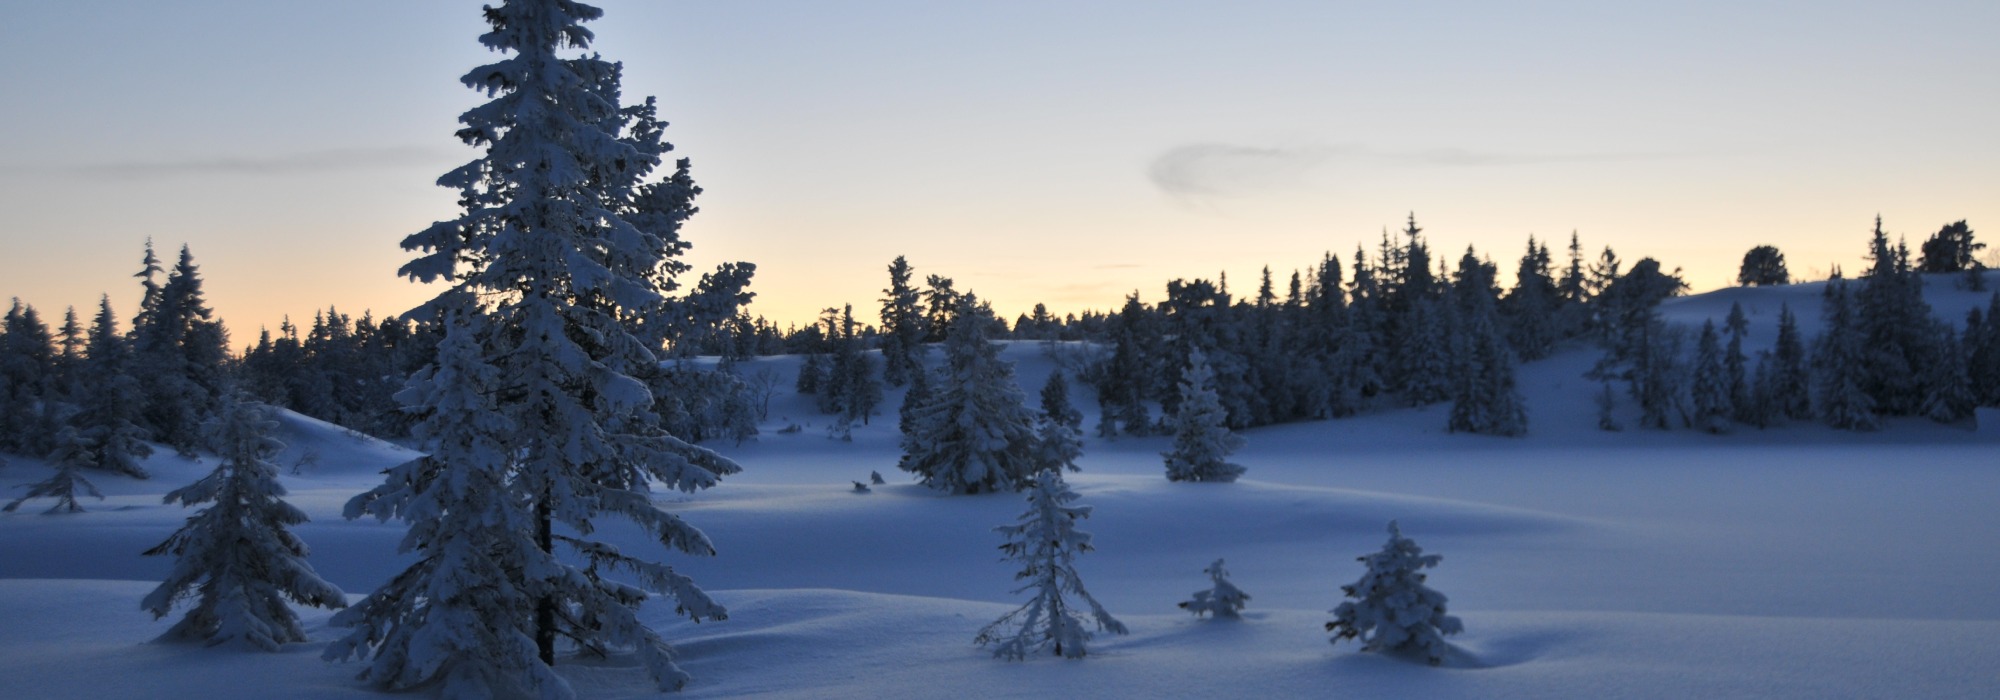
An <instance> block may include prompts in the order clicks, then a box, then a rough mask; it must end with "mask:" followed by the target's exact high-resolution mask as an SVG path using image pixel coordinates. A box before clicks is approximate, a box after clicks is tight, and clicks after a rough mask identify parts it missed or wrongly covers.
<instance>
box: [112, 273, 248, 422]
mask: <svg viewBox="0 0 2000 700" xmlns="http://www.w3.org/2000/svg"><path fill="white" fill-rule="evenodd" d="M148 281H150V278H149V279H148ZM148 296H149V297H150V296H151V294H150V290H149V295H148ZM140 313H141V316H140V318H139V319H138V320H135V321H134V322H133V324H132V355H133V358H132V362H133V376H134V377H136V378H137V379H138V380H139V382H140V390H141V392H142V394H143V395H144V397H145V408H144V409H143V410H142V411H141V412H140V417H141V420H140V425H141V426H143V427H145V428H146V429H147V430H148V431H150V432H151V433H152V435H153V437H154V438H156V439H158V440H160V441H161V442H165V443H166V444H167V445H169V446H171V447H173V448H174V450H175V451H176V452H179V453H181V454H183V455H192V454H194V451H195V449H196V448H197V447H199V446H200V444H201V442H202V435H201V426H202V425H203V424H204V422H205V421H207V420H208V418H209V416H210V415H211V414H212V413H213V411H214V408H215V405H216V402H217V401H218V400H219V399H220V397H221V393H222V384H223V381H224V379H225V376H224V374H225V371H226V367H225V362H226V361H227V360H228V354H229V352H228V344H229V334H228V332H227V331H226V330H224V329H223V327H222V322H221V321H219V320H216V319H215V318H214V315H215V313H214V311H212V310H210V309H209V308H208V302H206V301H205V300H203V298H202V289H201V275H200V270H199V268H197V267H196V266H195V264H194V254H193V253H192V252H190V251H189V250H188V247H187V246H181V254H180V259H179V261H178V262H176V263H175V264H174V269H173V271H172V272H169V273H167V281H166V284H164V285H161V286H160V289H159V294H158V298H157V301H156V303H155V304H153V305H152V306H151V307H150V308H142V309H141V312H140Z"/></svg>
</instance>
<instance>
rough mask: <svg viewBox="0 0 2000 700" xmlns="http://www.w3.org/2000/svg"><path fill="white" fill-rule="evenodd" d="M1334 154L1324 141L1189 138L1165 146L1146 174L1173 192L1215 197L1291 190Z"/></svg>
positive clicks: (1155, 184)
mask: <svg viewBox="0 0 2000 700" xmlns="http://www.w3.org/2000/svg"><path fill="white" fill-rule="evenodd" d="M1332 155H1333V149H1330V148H1326V147H1323V146H1308V147H1304V148H1258V147H1252V146H1239V145H1234V144H1226V143H1191V144H1186V145H1182V146H1176V147H1174V148H1170V149H1167V151H1166V152H1164V153H1161V154H1160V155H1159V156H1157V157H1155V158H1154V159H1153V163H1152V165H1150V166H1148V167H1147V168H1146V175H1147V177H1148V178H1150V179H1151V180H1152V181H1153V185H1154V186H1155V187H1158V188H1160V191H1162V192H1165V193H1167V194H1168V195H1172V196H1175V197H1183V198H1214V197H1240V196H1244V195H1250V194H1257V193H1261V192H1268V191H1271V190H1280V189H1290V188H1294V187H1297V186H1298V185H1300V184H1301V183H1302V182H1303V181H1304V178H1305V174H1306V173H1307V172H1309V171H1311V170H1312V169H1313V168H1314V167H1315V166H1318V165H1319V164H1321V163H1323V162H1325V161H1326V160H1327V159H1328V158H1329V157H1331V156H1332Z"/></svg>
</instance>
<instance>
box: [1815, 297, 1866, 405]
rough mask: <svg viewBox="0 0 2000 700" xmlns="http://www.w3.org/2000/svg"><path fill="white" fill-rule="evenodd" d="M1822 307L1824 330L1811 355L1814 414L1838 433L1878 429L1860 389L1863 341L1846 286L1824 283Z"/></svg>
mask: <svg viewBox="0 0 2000 700" xmlns="http://www.w3.org/2000/svg"><path fill="white" fill-rule="evenodd" d="M1825 306H1826V310H1825V317H1826V321H1825V326H1826V330H1825V332H1823V333H1822V334H1821V335H1820V337H1819V342H1818V343H1817V344H1816V347H1815V348H1814V351H1813V374H1814V377H1813V383H1814V385H1815V387H1816V388H1815V391H1814V392H1813V395H1814V397H1813V398H1814V401H1815V404H1814V407H1813V409H1814V413H1815V414H1816V415H1817V416H1818V417H1819V419H1820V420H1821V421H1822V422H1824V423H1826V424H1827V425H1831V426H1833V427H1835V428H1840V429H1842V430H1875V429H1877V428H1880V427H1881V421H1880V420H1879V419H1878V418H1876V417H1875V400H1874V399H1873V398H1872V397H1870V396H1869V395H1868V393H1867V392H1866V391H1865V390H1864V389H1863V388H1862V382H1863V381H1864V379H1863V373H1864V372H1865V368H1864V366H1863V364H1862V357H1861V356H1862V348H1861V343H1862V342H1863V338H1862V333H1861V331H1860V329H1859V328H1858V327H1857V324H1856V320H1855V318H1854V306H1853V302H1852V295H1850V294H1849V293H1848V291H1847V283H1845V282H1842V281H1838V280H1836V281H1831V282H1828V283H1827V287H1826V304H1825Z"/></svg>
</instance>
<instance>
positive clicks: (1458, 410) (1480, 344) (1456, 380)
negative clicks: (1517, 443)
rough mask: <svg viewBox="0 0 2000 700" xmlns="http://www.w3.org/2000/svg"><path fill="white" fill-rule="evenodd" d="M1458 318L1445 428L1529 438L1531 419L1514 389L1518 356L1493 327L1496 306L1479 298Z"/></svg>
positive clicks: (1454, 430)
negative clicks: (1449, 401)
mask: <svg viewBox="0 0 2000 700" xmlns="http://www.w3.org/2000/svg"><path fill="white" fill-rule="evenodd" d="M1469 293H1470V294H1484V293H1483V292H1479V291H1472V292H1469ZM1455 315H1456V316H1458V318H1459V324H1458V328H1457V329H1456V331H1455V332H1454V333H1453V334H1452V338H1453V345H1454V347H1455V351H1454V360H1453V362H1452V370H1451V373H1450V375H1449V381H1450V382H1451V384H1450V386H1451V416H1450V418H1449V419H1448V423H1447V424H1446V428H1447V429H1448V430H1450V431H1452V432H1455V433H1456V432H1468V433H1482V434H1487V435H1504V436H1509V437H1514V436H1519V435H1524V434H1526V433H1527V432H1528V414H1527V408H1526V406H1525V404H1524V402H1523V401H1522V400H1521V393H1520V392H1519V391H1517V390H1516V389H1515V385H1514V353H1513V351H1512V350H1510V349H1509V348H1508V344H1507V340H1506V339H1505V338H1504V337H1502V336H1501V334H1500V331H1499V329H1497V328H1495V327H1494V326H1495V323H1494V320H1495V319H1494V316H1495V314H1494V311H1493V304H1492V301H1491V300H1490V299H1489V298H1481V299H1475V300H1473V301H1472V302H1471V303H1469V304H1468V306H1467V308H1466V309H1465V310H1463V311H1461V312H1459V313H1457V314H1455Z"/></svg>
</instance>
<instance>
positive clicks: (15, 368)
mask: <svg viewBox="0 0 2000 700" xmlns="http://www.w3.org/2000/svg"><path fill="white" fill-rule="evenodd" d="M0 329H4V330H5V331H6V333H5V334H0V401H4V403H0V448H4V449H7V450H9V451H13V452H20V453H25V454H44V453H47V452H48V451H49V450H51V449H54V448H55V447H56V444H55V441H54V440H52V439H51V438H53V437H55V425H56V421H55V420H54V419H55V417H56V416H55V413H56V408H57V407H56V403H57V402H58V401H57V399H58V398H59V397H57V396H56V391H55V346H54V343H53V339H52V338H51V337H50V335H49V327H48V325H47V324H44V323H42V317H41V315H40V314H38V313H36V312H35V307H34V306H32V305H27V304H22V303H21V300H20V299H15V300H14V303H13V306H12V307H10V308H9V309H8V310H7V318H6V322H5V324H4V325H0Z"/></svg>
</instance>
